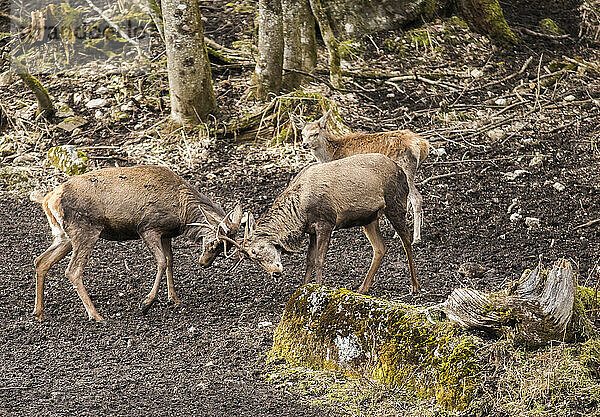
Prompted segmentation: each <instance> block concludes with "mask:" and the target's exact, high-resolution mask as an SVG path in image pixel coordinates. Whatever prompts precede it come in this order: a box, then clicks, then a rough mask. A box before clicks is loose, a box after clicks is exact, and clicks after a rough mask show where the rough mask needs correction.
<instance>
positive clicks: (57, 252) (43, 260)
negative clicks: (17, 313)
mask: <svg viewBox="0 0 600 417" xmlns="http://www.w3.org/2000/svg"><path fill="white" fill-rule="evenodd" d="M71 248H72V246H71V241H70V240H69V238H68V237H67V236H66V235H64V234H63V235H61V236H56V237H55V238H54V242H52V245H51V246H50V247H49V248H48V249H46V251H45V252H44V253H42V254H41V255H40V256H38V257H37V258H36V259H35V261H34V265H35V304H34V308H33V316H34V317H35V319H36V320H38V321H42V320H44V280H45V278H46V274H47V273H48V270H50V268H51V267H52V265H54V264H55V263H56V262H58V261H60V260H61V259H62V258H64V257H65V256H66V255H67V254H68V253H69V252H70V251H71Z"/></svg>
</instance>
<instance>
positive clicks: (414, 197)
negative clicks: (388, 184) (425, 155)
mask: <svg viewBox="0 0 600 417" xmlns="http://www.w3.org/2000/svg"><path fill="white" fill-rule="evenodd" d="M408 198H409V199H410V203H411V205H412V209H413V221H414V225H413V241H412V243H413V245H416V244H419V243H421V226H422V225H423V196H421V193H420V192H419V190H417V187H416V186H415V183H414V182H413V181H411V182H410V183H409V184H408Z"/></svg>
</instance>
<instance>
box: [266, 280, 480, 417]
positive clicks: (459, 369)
mask: <svg viewBox="0 0 600 417" xmlns="http://www.w3.org/2000/svg"><path fill="white" fill-rule="evenodd" d="M475 349H476V342H475V341H474V339H473V338H471V337H469V336H467V335H465V334H463V333H462V332H461V331H460V330H459V329H458V328H457V327H454V326H452V325H449V324H447V323H432V322H430V321H429V320H428V319H427V316H426V314H425V313H424V311H423V310H422V309H419V308H416V307H412V306H409V305H404V304H398V303H392V302H387V301H384V300H380V299H376V298H372V297H368V296H363V295H359V294H356V293H354V292H351V291H348V290H344V289H340V290H337V289H331V288H328V287H325V286H320V285H314V284H311V285H305V286H303V287H301V288H300V289H298V291H296V293H295V294H294V295H293V296H292V298H291V299H290V300H289V301H288V303H287V305H286V308H285V312H284V314H283V317H282V319H281V322H280V323H279V326H278V327H277V329H276V330H275V335H274V342H273V348H272V350H271V353H270V355H271V357H272V358H283V359H285V360H286V361H287V362H288V363H289V364H291V365H292V366H306V367H312V368H317V369H342V370H347V371H348V372H352V373H356V374H359V375H364V376H366V377H370V378H374V379H377V380H379V381H381V382H383V383H386V384H389V385H392V386H402V387H404V388H406V389H407V390H409V391H410V392H414V393H415V394H416V395H417V396H419V397H421V398H431V397H433V398H435V399H436V401H437V402H438V404H440V405H441V406H443V407H445V408H446V409H458V410H460V409H464V408H465V407H467V406H468V404H469V403H470V401H471V399H472V396H473V392H474V389H475V387H476V386H477V384H478V382H479V381H478V373H479V366H478V363H477V359H476V355H475Z"/></svg>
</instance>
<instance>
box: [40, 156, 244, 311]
mask: <svg viewBox="0 0 600 417" xmlns="http://www.w3.org/2000/svg"><path fill="white" fill-rule="evenodd" d="M31 199H32V200H33V201H37V202H39V203H41V204H42V208H43V209H44V212H45V213H46V217H47V218H48V223H49V224H50V228H51V229H52V235H53V237H54V240H53V242H52V245H51V246H50V247H49V248H48V249H47V250H46V251H45V252H44V253H43V254H41V255H40V256H38V257H37V258H36V260H35V282H36V289H35V308H34V311H33V314H34V316H35V318H36V319H37V320H39V321H42V320H43V318H44V278H45V277H46V274H47V273H48V270H49V269H50V267H51V266H52V265H54V264H55V263H56V262H58V261H60V260H61V259H62V258H64V257H65V256H66V255H67V254H68V253H69V252H70V251H71V250H73V254H72V256H71V261H70V263H69V266H68V267H67V270H66V272H65V275H66V276H67V278H68V279H69V280H70V281H71V283H72V284H73V287H74V288H75V290H76V291H77V294H78V295H79V298H81V301H82V302H83V305H84V307H85V310H86V312H87V314H88V317H89V319H90V320H92V319H93V320H96V321H102V320H103V318H102V316H100V314H98V311H97V310H96V308H95V307H94V304H93V303H92V301H91V300H90V297H89V295H88V293H87V291H86V289H85V287H84V285H83V279H82V274H83V269H84V267H85V264H86V263H87V260H88V257H89V256H90V254H91V252H92V249H93V248H94V245H95V244H96V242H97V240H98V238H103V239H107V240H116V241H124V240H133V239H142V240H143V242H144V243H145V244H146V246H147V247H148V249H149V250H150V252H151V253H152V255H153V256H154V259H155V260H156V263H157V265H158V271H157V273H156V278H155V281H154V285H153V287H152V290H151V291H150V293H149V294H148V295H147V297H146V298H145V299H144V301H143V302H142V305H141V308H142V311H143V312H144V313H145V312H146V311H147V310H148V309H149V308H150V306H151V305H152V304H153V302H154V300H155V298H156V294H157V292H158V287H159V284H160V280H161V277H162V275H163V273H164V272H165V271H166V275H167V289H168V300H169V302H172V303H175V304H179V299H178V298H177V294H176V293H175V287H174V284H173V253H172V250H171V239H172V238H174V237H176V236H179V235H184V236H186V237H188V238H190V239H191V240H193V241H200V240H202V246H203V252H202V255H201V257H200V264H201V265H202V266H209V265H211V264H212V262H213V261H214V259H215V257H216V256H217V255H218V254H219V253H221V252H222V251H223V250H224V243H223V240H222V239H221V238H219V237H218V235H219V233H222V234H223V235H225V236H227V237H228V238H233V237H234V236H235V234H236V233H237V230H238V229H239V226H240V222H241V217H242V208H241V206H240V205H239V204H238V205H237V206H236V207H235V209H234V210H232V211H231V212H230V213H229V214H226V213H225V212H224V211H223V209H222V208H221V207H220V206H219V205H218V204H215V203H213V202H212V201H210V199H209V198H208V197H207V196H205V195H204V194H201V193H200V192H198V191H197V190H196V189H195V188H194V187H192V186H191V185H190V184H188V183H187V182H186V181H185V180H183V179H182V178H180V177H179V176H177V175H176V174H175V173H174V172H173V171H171V170H170V169H168V168H165V167H159V166H134V167H129V168H106V169H100V170H97V171H92V172H89V173H86V174H83V175H78V176H75V177H73V178H71V179H69V180H68V181H67V182H65V183H63V184H61V185H59V186H58V187H56V188H55V189H54V190H52V191H50V192H49V193H48V194H47V195H46V196H45V197H43V196H41V195H37V193H36V192H34V193H32V195H31Z"/></svg>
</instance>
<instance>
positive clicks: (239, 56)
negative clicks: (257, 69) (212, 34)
mask: <svg viewBox="0 0 600 417" xmlns="http://www.w3.org/2000/svg"><path fill="white" fill-rule="evenodd" d="M204 44H205V45H206V51H207V52H208V55H210V56H213V57H215V58H217V59H219V60H221V61H223V62H225V63H227V64H252V65H254V62H252V59H251V57H250V55H248V54H246V53H244V52H242V51H238V50H235V49H230V48H227V47H225V46H223V45H220V44H218V43H217V42H215V41H214V40H212V39H210V38H207V37H206V36H205V37H204Z"/></svg>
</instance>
